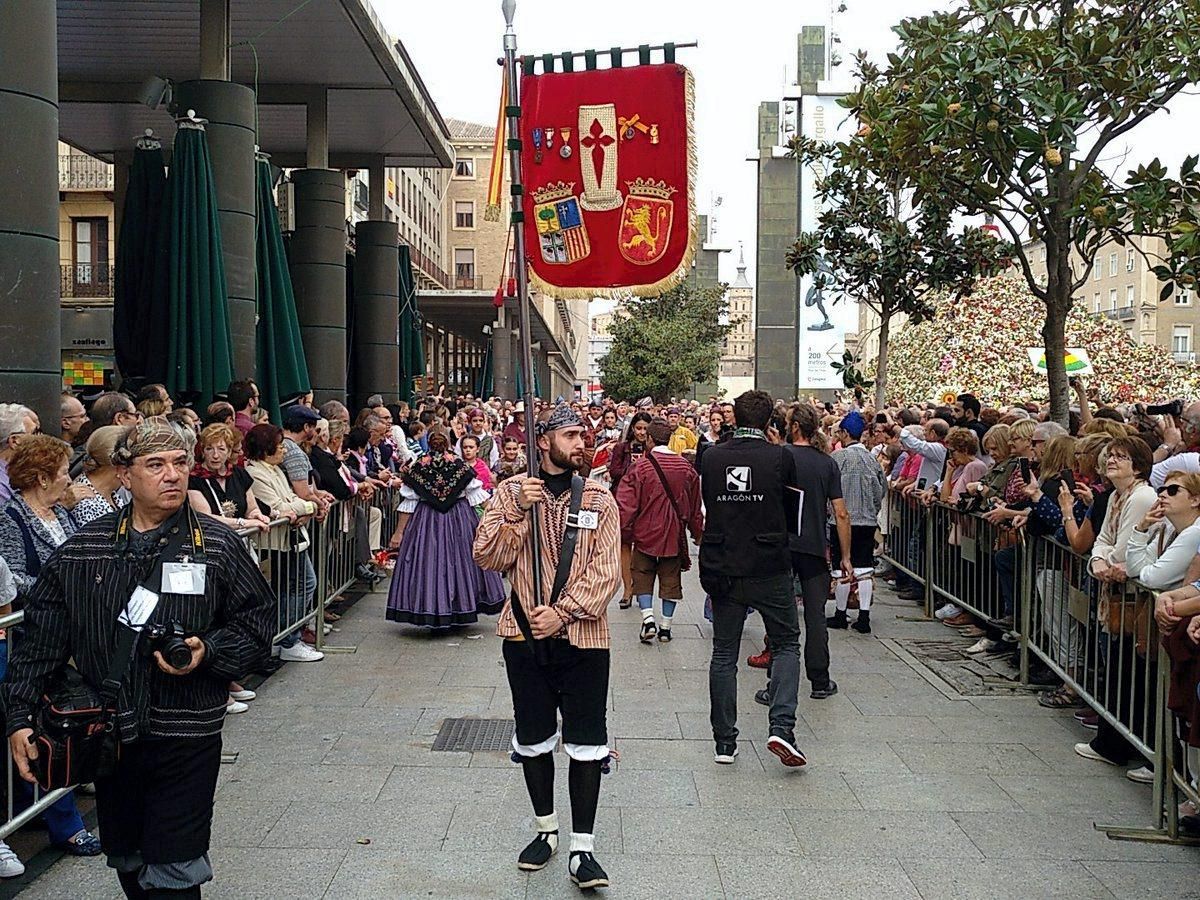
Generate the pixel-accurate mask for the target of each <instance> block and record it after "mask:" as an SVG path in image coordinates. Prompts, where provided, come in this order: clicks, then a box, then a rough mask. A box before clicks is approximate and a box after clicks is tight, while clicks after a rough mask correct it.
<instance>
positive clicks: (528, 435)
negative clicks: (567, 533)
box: [500, 0, 544, 606]
mask: <svg viewBox="0 0 1200 900" xmlns="http://www.w3.org/2000/svg"><path fill="white" fill-rule="evenodd" d="M500 9H501V11H502V12H503V13H504V23H505V30H504V72H505V77H506V79H507V81H506V83H507V85H508V100H507V106H508V108H507V109H506V110H505V113H506V115H507V119H508V168H509V172H510V174H511V178H512V189H511V198H510V199H511V202H512V230H513V248H514V249H513V267H514V268H515V269H516V276H517V310H518V320H519V321H518V327H519V329H520V332H521V371H522V374H523V375H524V385H523V390H522V392H521V400H522V401H523V402H524V404H525V458H526V459H527V460H528V464H529V476H530V477H531V478H537V477H538V474H539V471H538V468H539V467H538V449H537V434H536V428H535V426H536V421H535V416H534V406H533V341H532V338H531V337H530V311H529V273H528V270H527V269H526V263H525V229H524V227H523V221H524V214H523V212H522V197H523V188H522V186H521V118H520V106H521V98H520V91H521V85H520V78H519V75H518V72H517V34H516V32H515V31H514V30H513V17H514V16H515V15H516V12H517V0H503V2H502V3H501V4H500ZM531 515H532V518H531V519H530V522H529V540H530V543H531V544H532V545H533V553H531V554H530V557H531V559H532V563H533V584H534V591H535V594H534V605H535V606H541V605H542V604H543V601H544V598H543V595H542V559H541V539H540V535H539V531H540V530H541V529H540V528H539V526H538V510H537V507H536V506H535V507H534V508H533V511H532V514H531Z"/></svg>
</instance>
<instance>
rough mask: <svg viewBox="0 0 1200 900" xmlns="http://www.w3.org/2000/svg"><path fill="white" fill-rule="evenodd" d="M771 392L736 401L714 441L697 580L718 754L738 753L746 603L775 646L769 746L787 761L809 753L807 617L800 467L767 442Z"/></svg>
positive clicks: (725, 759)
mask: <svg viewBox="0 0 1200 900" xmlns="http://www.w3.org/2000/svg"><path fill="white" fill-rule="evenodd" d="M773 408H774V407H773V404H772V402H771V396H770V395H769V394H767V393H765V392H763V391H747V392H746V393H744V394H742V395H741V396H740V397H738V398H737V400H736V401H735V402H734V417H735V421H736V424H737V430H736V431H735V432H734V436H733V437H732V438H731V439H730V440H728V441H726V442H724V443H722V444H717V445H715V446H713V447H710V448H709V449H708V450H707V451H706V452H705V454H704V460H703V463H702V465H701V472H700V484H701V491H702V493H703V497H704V507H705V512H706V515H707V521H706V523H705V528H704V538H703V540H702V541H701V544H700V583H701V584H702V585H703V586H704V589H705V590H706V591H707V592H708V593H709V595H710V596H711V598H712V610H713V654H712V661H711V662H710V663H709V669H708V689H709V697H710V704H711V719H712V726H713V739H714V740H715V742H716V754H715V756H714V759H715V761H716V762H718V763H722V764H729V763H732V762H733V761H734V759H735V757H736V756H737V752H738V751H737V736H738V729H737V659H738V652H739V647H740V644H741V640H742V629H743V627H744V625H745V621H746V608H747V607H750V608H753V609H755V610H757V611H758V612H759V614H760V615H761V616H762V617H763V623H764V624H765V625H766V629H767V637H768V639H769V640H770V643H771V653H772V660H771V686H770V698H769V699H770V704H769V705H770V707H771V710H770V723H771V726H770V736H769V738H768V739H767V749H768V750H770V751H771V752H772V753H774V754H775V755H776V756H777V757H779V759H780V761H782V762H783V764H784V765H785V766H793V767H795V766H802V765H804V764H805V762H806V760H805V757H804V754H803V753H802V752H800V750H799V749H798V748H797V747H796V738H795V734H794V730H795V727H796V694H797V691H798V690H799V684H800V652H799V651H800V622H799V616H798V614H797V611H796V599H795V597H794V596H793V594H792V560H791V555H790V553H789V550H788V533H789V531H790V530H792V529H791V528H789V523H790V522H792V521H794V519H795V517H796V512H797V509H798V506H797V503H796V501H795V500H794V499H793V496H795V491H796V488H797V481H796V464H795V461H794V459H793V457H792V454H791V453H790V452H789V451H788V449H787V448H786V447H781V446H778V445H775V444H770V443H768V442H767V439H766V428H767V424H768V422H769V421H770V419H771V413H772V410H773Z"/></svg>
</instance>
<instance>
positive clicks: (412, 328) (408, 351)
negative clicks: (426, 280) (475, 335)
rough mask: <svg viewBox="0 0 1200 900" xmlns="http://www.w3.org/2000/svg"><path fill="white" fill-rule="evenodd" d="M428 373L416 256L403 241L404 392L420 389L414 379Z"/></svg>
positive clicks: (401, 373)
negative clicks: (415, 264)
mask: <svg viewBox="0 0 1200 900" xmlns="http://www.w3.org/2000/svg"><path fill="white" fill-rule="evenodd" d="M424 374H425V324H424V320H423V319H422V318H421V311H420V310H419V309H418V308H417V284H416V279H414V278H413V272H412V256H411V255H410V254H409V248H408V247H407V245H405V244H401V245H400V384H401V391H402V393H404V394H408V393H413V392H415V390H416V387H415V385H414V381H413V379H415V378H419V377H420V376H422V375H424Z"/></svg>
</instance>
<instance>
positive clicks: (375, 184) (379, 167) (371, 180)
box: [367, 156, 395, 230]
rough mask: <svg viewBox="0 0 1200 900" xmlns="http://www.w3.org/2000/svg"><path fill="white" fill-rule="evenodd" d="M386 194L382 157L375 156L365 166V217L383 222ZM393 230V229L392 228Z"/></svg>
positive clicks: (384, 218)
mask: <svg viewBox="0 0 1200 900" xmlns="http://www.w3.org/2000/svg"><path fill="white" fill-rule="evenodd" d="M386 194H387V172H386V171H385V170H384V168H383V157H382V156H377V157H375V159H373V160H372V161H371V165H370V166H368V167H367V218H368V219H370V220H373V221H376V222H384V221H386V220H387V216H386V215H385V214H384V203H383V198H384V196H385V195H386ZM393 230H395V229H393Z"/></svg>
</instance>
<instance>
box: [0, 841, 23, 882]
mask: <svg viewBox="0 0 1200 900" xmlns="http://www.w3.org/2000/svg"><path fill="white" fill-rule="evenodd" d="M24 874H25V863H23V862H21V860H20V859H19V858H18V857H17V854H15V853H13V851H12V848H11V847H10V846H8V844H6V843H4V841H0V878H16V877H17V876H19V875H24Z"/></svg>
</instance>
